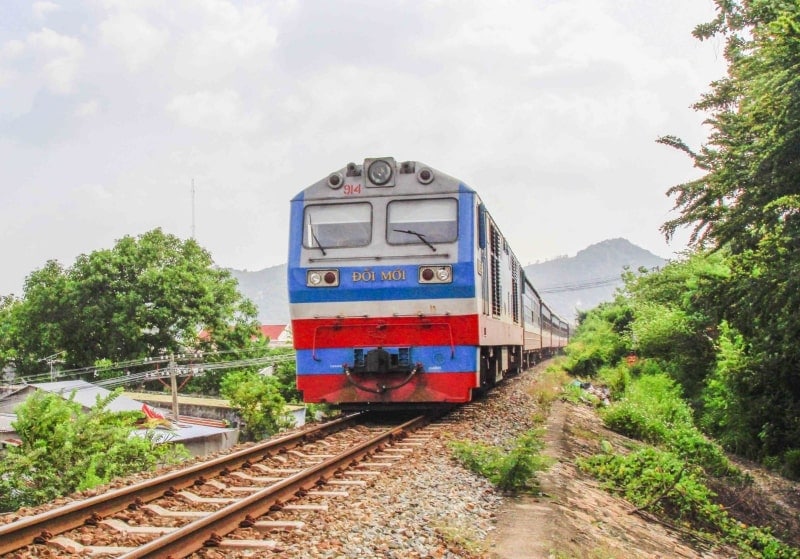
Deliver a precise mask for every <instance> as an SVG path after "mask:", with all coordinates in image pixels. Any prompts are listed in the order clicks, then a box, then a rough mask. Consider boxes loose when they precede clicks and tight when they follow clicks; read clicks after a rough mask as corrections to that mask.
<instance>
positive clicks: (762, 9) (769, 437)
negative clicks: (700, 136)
mask: <svg viewBox="0 0 800 559" xmlns="http://www.w3.org/2000/svg"><path fill="white" fill-rule="evenodd" d="M717 11H718V16H717V17H716V18H715V20H714V21H712V22H710V23H708V24H704V25H700V26H698V27H697V28H696V30H695V35H696V36H697V37H698V38H700V39H708V38H711V37H714V36H723V37H724V38H725V41H726V49H725V55H726V58H727V60H728V75H727V76H726V77H724V78H723V79H720V80H718V81H716V82H714V83H713V84H712V86H711V91H710V92H709V93H708V94H706V95H705V96H704V97H703V98H702V100H701V101H700V102H699V103H697V105H696V106H695V108H696V109H697V110H700V111H705V112H707V113H709V114H710V116H709V118H708V123H709V124H710V125H711V126H712V133H711V136H710V138H709V141H708V143H707V144H706V145H704V146H702V148H701V149H700V151H699V152H694V151H692V150H691V149H690V148H689V147H688V146H686V145H685V143H684V142H682V141H681V140H680V139H678V138H676V137H673V136H668V137H664V138H662V139H661V141H662V142H663V143H666V144H669V145H672V146H674V147H677V148H679V149H681V150H683V151H685V152H686V153H688V154H689V155H690V157H691V158H692V159H693V161H694V164H695V166H696V167H698V168H699V169H701V170H703V171H705V175H704V176H702V177H701V178H699V179H697V180H695V181H691V182H689V183H686V184H680V185H676V186H674V187H672V188H671V189H670V191H669V193H670V194H671V195H674V196H675V197H676V209H678V210H679V211H680V215H679V216H678V217H677V218H675V219H674V220H671V221H669V222H667V223H666V224H665V225H664V227H663V231H664V232H665V234H666V235H667V236H668V237H670V236H672V235H673V234H674V233H675V231H676V230H677V228H679V227H684V226H689V227H692V228H693V235H692V242H693V243H694V244H695V246H709V247H711V248H713V249H716V250H722V251H725V252H726V253H727V254H729V257H728V260H727V264H728V266H729V268H730V276H729V277H728V278H727V279H726V280H725V281H722V282H720V283H719V285H718V298H717V302H718V307H717V310H718V313H719V316H720V318H721V319H725V320H726V321H727V323H728V324H729V325H730V326H731V327H732V328H733V329H734V330H735V331H736V332H738V333H740V334H741V335H742V336H743V344H742V347H743V348H744V351H746V352H747V358H744V359H741V360H739V363H740V365H741V366H737V367H734V368H732V369H728V370H727V372H726V373H725V374H724V375H722V376H721V377H720V378H721V379H723V380H724V382H725V386H724V390H721V389H720V388H722V387H721V386H720V385H716V389H717V396H716V397H715V400H716V403H717V404H720V402H719V397H721V395H724V394H728V395H729V396H730V398H731V400H730V402H729V403H730V404H731V405H735V404H737V403H742V402H746V403H747V405H746V406H744V407H742V408H741V409H739V410H738V411H739V413H741V414H742V418H743V419H742V421H741V422H737V425H738V426H739V428H742V429H745V432H744V433H740V434H739V436H737V437H735V440H737V441H740V442H741V441H745V440H750V441H752V444H751V445H749V448H748V449H746V453H747V455H749V456H751V457H761V458H763V457H767V456H779V455H781V454H783V453H786V452H791V449H800V422H798V421H797V419H796V418H797V417H798V416H800V372H798V368H797V363H798V362H800V347H799V346H798V344H797V339H798V337H799V336H800V314H798V313H797V309H798V308H800V127H798V126H797V123H798V122H800V72H798V68H800V7H798V4H797V2H795V1H789V0H718V1H717ZM718 380H719V379H718Z"/></svg>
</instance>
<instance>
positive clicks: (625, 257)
mask: <svg viewBox="0 0 800 559" xmlns="http://www.w3.org/2000/svg"><path fill="white" fill-rule="evenodd" d="M665 263H666V260H664V259H663V258H660V257H658V256H656V255H655V254H653V253H651V252H648V251H646V250H645V249H643V248H640V247H637V246H636V245H634V244H631V243H630V242H628V241H626V240H625V239H610V240H607V241H603V242H600V243H597V244H594V245H591V246H590V247H587V248H585V249H583V250H581V251H580V252H578V254H576V255H575V256H573V257H567V256H564V257H561V258H556V259H554V260H548V261H546V262H541V263H537V264H530V265H528V266H525V273H526V274H527V276H528V278H529V279H530V280H531V283H533V285H534V287H536V289H537V291H539V293H540V294H541V295H542V298H543V299H544V300H545V301H546V302H547V304H548V306H550V308H552V309H553V310H554V311H555V312H556V313H557V314H558V315H559V316H561V317H562V318H563V319H564V320H567V321H570V322H572V321H574V319H575V315H576V309H581V310H584V309H591V308H592V307H595V306H597V305H598V304H599V303H601V302H603V301H608V300H611V299H612V298H613V296H614V290H615V289H616V288H617V287H620V286H621V285H622V281H621V280H620V275H621V274H622V271H623V269H624V268H625V266H628V267H629V268H630V269H632V270H636V269H638V268H639V267H642V266H644V267H645V268H655V267H660V266H663V265H664V264H665ZM230 272H231V274H232V275H233V277H235V278H236V279H237V280H238V282H239V289H240V291H241V292H242V294H243V295H245V296H246V297H248V298H249V299H250V300H251V301H253V303H255V304H256V306H257V307H258V319H259V320H260V321H261V323H262V324H287V323H288V322H289V298H288V292H287V287H286V264H281V265H279V266H272V267H271V268H265V269H263V270H259V271H257V272H248V271H242V270H230Z"/></svg>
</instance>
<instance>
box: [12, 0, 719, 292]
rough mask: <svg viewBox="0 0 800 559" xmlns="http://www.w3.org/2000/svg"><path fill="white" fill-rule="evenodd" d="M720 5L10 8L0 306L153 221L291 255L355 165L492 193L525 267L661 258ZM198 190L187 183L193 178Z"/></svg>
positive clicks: (697, 125) (243, 260) (690, 173)
mask: <svg viewBox="0 0 800 559" xmlns="http://www.w3.org/2000/svg"><path fill="white" fill-rule="evenodd" d="M713 16H714V4H713V2H712V0H670V1H669V2H665V1H664V0H520V1H506V0H485V1H484V0H380V1H377V0H271V1H226V0H170V1H169V2H163V1H162V0H83V1H76V0H70V1H62V2H60V1H56V0H48V1H36V2H31V1H29V0H25V1H23V0H2V2H0V235H2V242H1V243H0V261H1V262H2V265H0V295H6V294H10V293H15V294H17V295H22V289H23V284H24V280H25V277H26V276H27V275H28V274H30V273H31V272H32V271H34V270H36V269H39V268H41V267H43V266H44V265H45V263H46V262H47V261H48V260H52V259H55V260H58V261H59V262H61V263H62V264H64V265H65V266H69V265H71V264H72V263H74V261H75V259H76V258H77V257H78V256H79V255H80V254H88V253H90V252H92V251H94V250H99V249H107V248H111V247H113V246H114V243H115V242H116V240H118V239H120V238H122V237H124V236H126V235H132V236H138V235H140V234H142V233H144V232H146V231H149V230H151V229H153V228H156V227H160V228H162V229H163V230H164V231H165V232H167V233H172V234H175V235H177V236H179V237H181V238H189V237H191V236H192V235H193V234H194V236H195V238H196V239H197V241H198V242H199V243H200V244H201V245H202V246H204V247H205V248H206V249H208V250H209V252H210V253H211V255H212V257H213V258H214V261H215V262H216V264H218V265H219V266H222V267H229V268H237V269H240V270H250V271H255V270H260V269H263V268H266V267H269V266H275V265H279V264H282V263H284V262H286V260H287V251H288V234H287V231H288V218H289V200H290V199H291V198H292V197H293V196H294V195H295V194H296V193H298V192H299V191H301V190H303V189H304V188H305V187H306V186H308V185H310V184H312V183H314V182H316V181H317V180H319V179H321V178H323V177H325V176H327V175H328V174H329V173H330V172H332V171H335V170H338V169H340V168H342V167H344V166H345V165H346V164H347V163H348V162H350V161H355V162H361V161H362V160H363V159H364V158H366V157H375V156H391V157H395V158H396V159H397V160H400V161H403V160H416V161H422V162H424V163H426V164H427V165H429V166H431V167H433V168H434V169H438V170H440V171H442V172H444V173H447V174H449V175H452V176H455V177H458V178H459V179H461V180H462V181H463V182H465V183H466V184H468V185H469V186H471V187H472V188H474V189H475V190H477V191H478V193H479V194H480V195H481V197H482V199H483V200H484V202H485V204H486V206H487V208H488V209H489V211H490V213H491V214H492V216H493V217H494V219H495V221H496V222H497V223H498V225H499V226H500V229H501V230H502V231H503V233H504V234H505V236H506V237H507V239H508V240H509V243H510V245H511V247H512V249H513V250H514V252H515V253H516V255H517V257H518V258H519V260H520V261H521V262H522V263H523V264H524V265H527V264H529V263H533V262H537V261H543V260H547V259H551V258H554V257H556V256H563V255H569V256H572V255H574V254H575V253H576V252H577V251H579V250H581V249H583V248H586V247H587V246H589V245H591V244H594V243H597V242H600V241H603V240H605V239H610V238H617V237H623V238H626V239H628V240H629V241H631V242H632V243H634V244H636V245H638V246H640V247H642V248H645V249H647V250H649V251H651V252H653V253H654V254H657V255H659V256H662V257H667V258H668V257H671V256H673V255H674V254H676V253H679V252H680V251H682V250H683V249H684V248H685V242H686V239H687V238H688V234H687V233H686V232H679V234H678V235H677V236H676V238H675V239H674V240H673V241H672V242H671V243H669V244H667V243H666V241H665V239H664V236H663V235H662V233H661V232H660V231H659V227H660V226H661V225H662V224H663V223H664V222H665V221H666V220H668V219H670V218H671V217H675V215H676V214H675V213H674V212H673V211H672V208H673V205H674V200H672V199H670V198H669V197H667V196H666V191H667V189H668V188H669V187H670V186H673V185H675V184H679V183H682V182H685V181H687V180H691V179H693V178H696V177H697V176H699V174H698V171H697V170H696V169H694V168H693V167H692V163H691V160H690V159H689V158H688V157H687V156H686V155H685V154H683V153H681V152H678V151H677V150H674V149H672V148H669V147H666V146H663V145H660V144H657V143H656V141H655V140H656V138H658V137H659V136H662V135H668V134H671V135H676V136H680V137H681V138H683V139H684V141H686V143H687V144H688V145H689V146H691V147H694V148H697V147H699V146H700V145H702V143H703V142H704V141H705V138H706V136H707V134H708V129H707V128H706V127H704V125H703V120H704V119H705V118H706V117H707V115H704V114H702V113H698V112H696V111H695V110H693V109H692V108H691V105H692V104H693V103H695V102H697V101H698V100H699V99H700V96H701V95H702V94H703V93H704V92H707V91H708V90H709V84H710V82H711V81H713V80H715V79H717V78H719V77H721V76H723V75H724V73H725V61H724V57H723V44H722V42H721V41H719V40H710V41H705V42H700V41H698V40H697V39H695V38H694V37H692V35H691V31H692V29H693V28H694V27H695V25H697V24H699V23H704V22H707V21H709V20H711V19H712V18H713ZM192 185H194V188H193V186H192Z"/></svg>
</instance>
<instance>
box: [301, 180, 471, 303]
mask: <svg viewBox="0 0 800 559" xmlns="http://www.w3.org/2000/svg"><path fill="white" fill-rule="evenodd" d="M474 196H475V191H474V190H472V189H471V188H469V187H468V186H466V185H464V184H460V185H459V193H458V231H459V234H458V243H457V246H458V255H457V261H456V262H448V261H447V259H443V260H441V261H438V260H436V259H428V258H425V259H420V262H419V263H418V264H415V265H401V266H397V265H395V266H359V267H354V266H352V265H351V266H344V267H343V266H338V265H337V264H338V260H335V259H332V260H331V262H330V263H326V262H325V261H324V259H322V260H321V261H320V263H319V264H318V265H315V266H312V267H302V266H300V256H301V251H302V244H303V243H302V239H303V209H304V206H305V199H304V196H303V193H300V194H298V195H297V196H295V198H294V199H293V200H292V203H291V204H292V208H291V220H290V225H289V231H290V233H289V266H288V284H289V302H290V303H318V302H325V301H335V302H341V301H379V300H380V301H387V300H414V299H446V298H473V297H475V296H476V292H475V277H474V258H475V241H474V237H475V234H474V230H475V212H474V208H473V200H474ZM376 230H378V231H383V227H382V226H378V227H376ZM405 246H408V247H413V248H414V249H415V250H416V249H419V248H420V247H421V248H423V249H426V250H427V247H425V246H424V245H416V244H414V245H405ZM365 250H369V249H368V247H365ZM428 262H430V263H431V265H437V264H445V263H448V264H452V266H453V282H452V283H448V284H436V283H428V284H420V283H419V280H418V277H417V273H418V269H419V266H420V265H423V264H426V263H428ZM350 264H352V262H350ZM309 268H320V269H325V268H336V269H338V270H339V272H340V280H339V281H340V285H339V286H338V287H314V288H311V287H307V286H306V270H307V269H309ZM365 271H369V272H370V273H374V274H375V278H376V279H375V280H373V281H364V275H363V273H364V272H365ZM392 272H398V274H397V275H396V276H394V277H397V278H401V279H392V280H391V281H381V279H382V277H383V275H384V274H391V273H392ZM359 274H360V275H359ZM387 277H388V276H387Z"/></svg>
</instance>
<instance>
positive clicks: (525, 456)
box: [450, 430, 550, 491]
mask: <svg viewBox="0 0 800 559" xmlns="http://www.w3.org/2000/svg"><path fill="white" fill-rule="evenodd" d="M542 436H543V431H542V430H532V431H528V432H527V433H525V434H523V435H522V436H520V437H518V438H517V439H516V440H515V441H514V442H513V445H512V447H511V448H510V449H509V450H504V449H502V448H499V447H495V446H489V445H484V444H481V443H473V442H466V441H453V442H451V443H450V448H451V450H452V451H453V454H454V455H455V457H456V458H458V459H459V460H460V461H461V463H462V464H464V466H465V467H467V468H468V469H469V470H470V471H472V472H475V473H477V474H480V475H482V476H484V477H486V478H487V479H489V481H491V482H492V483H494V484H495V485H496V486H497V487H499V488H500V489H503V490H506V491H517V490H521V489H525V488H531V481H532V479H533V477H534V476H535V475H536V472H539V471H542V470H545V469H547V468H548V467H549V465H550V460H549V459H548V458H546V457H543V456H541V455H540V452H541V451H542V449H543V448H544V443H543V442H542Z"/></svg>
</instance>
